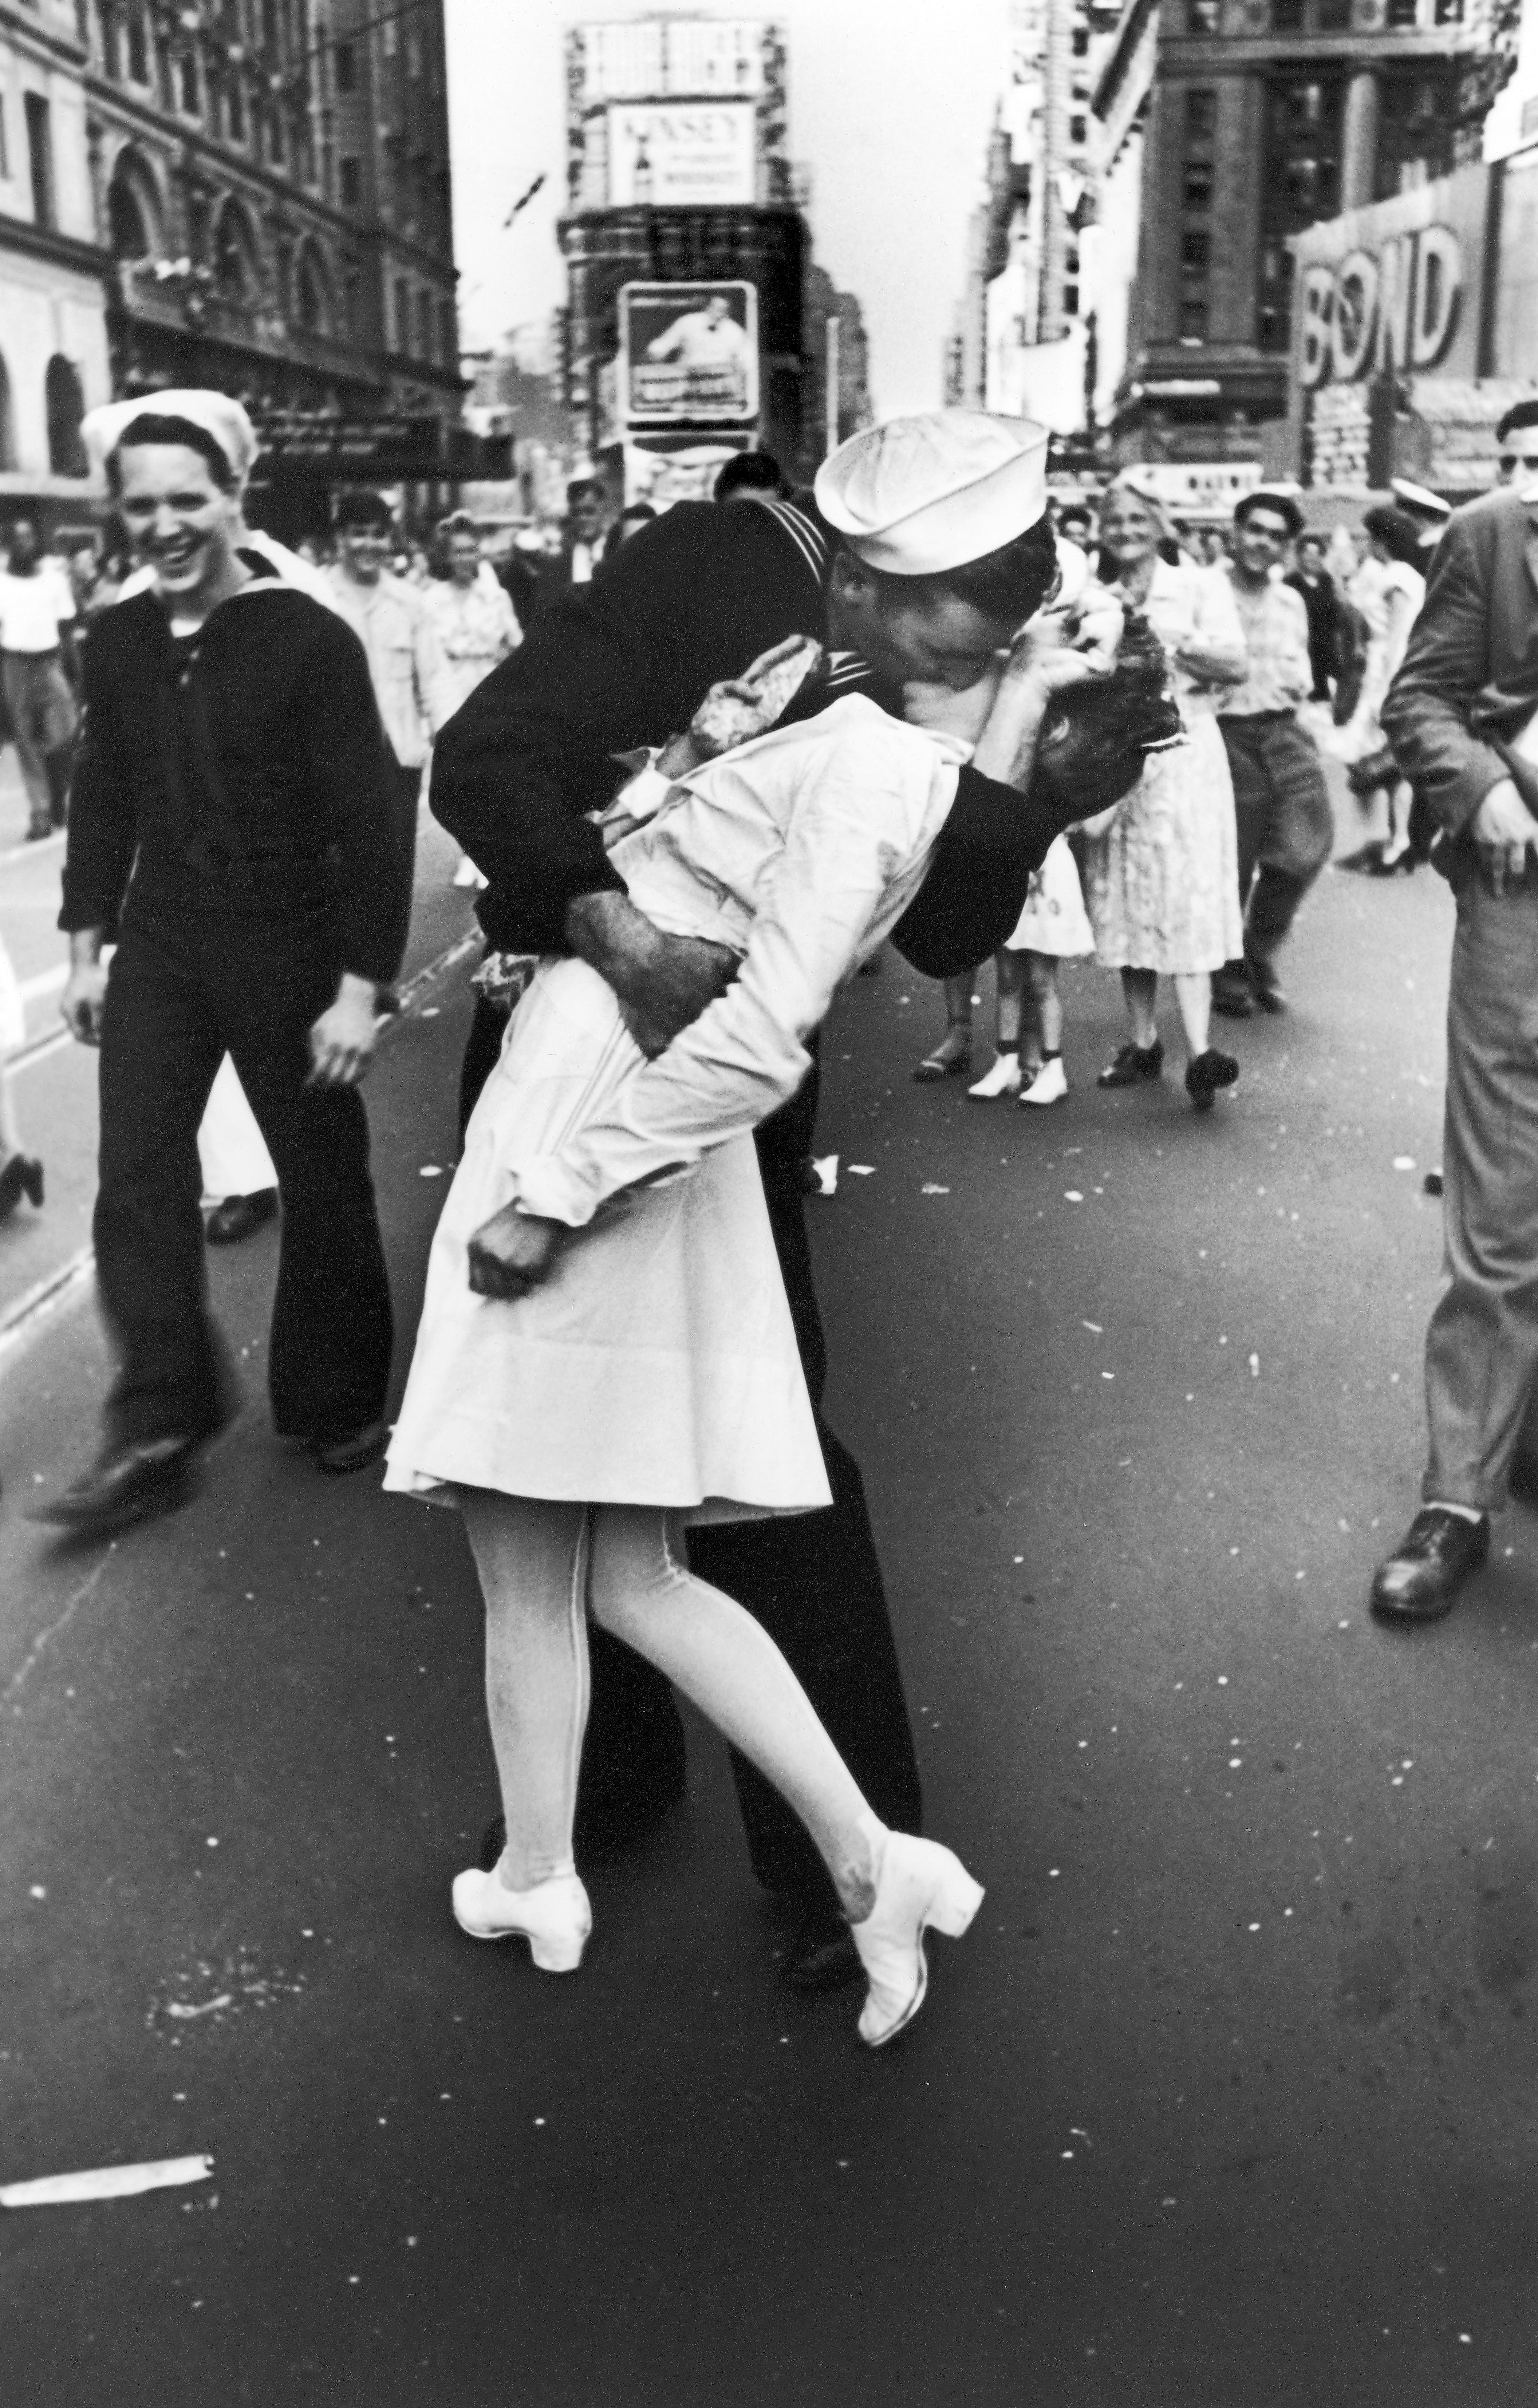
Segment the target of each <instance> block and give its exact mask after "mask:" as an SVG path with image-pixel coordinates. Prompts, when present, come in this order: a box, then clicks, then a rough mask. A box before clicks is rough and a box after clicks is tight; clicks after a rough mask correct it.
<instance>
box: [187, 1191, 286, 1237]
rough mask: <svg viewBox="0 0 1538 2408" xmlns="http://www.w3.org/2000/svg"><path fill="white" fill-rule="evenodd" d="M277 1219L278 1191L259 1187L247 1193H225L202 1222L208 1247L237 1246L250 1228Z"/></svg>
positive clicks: (260, 1226) (250, 1230)
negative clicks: (243, 1194) (238, 1194)
mask: <svg viewBox="0 0 1538 2408" xmlns="http://www.w3.org/2000/svg"><path fill="white" fill-rule="evenodd" d="M277 1218H278V1190H277V1188H276V1187H259V1188H257V1189H256V1191H255V1193H254V1194H253V1195H251V1196H226V1197H225V1198H224V1200H223V1203H222V1204H216V1205H215V1206H214V1208H213V1211H211V1212H210V1213H209V1214H208V1219H207V1220H206V1221H205V1222H204V1224H203V1235H204V1236H205V1237H206V1238H207V1240H208V1243H209V1245H210V1246H237V1245H238V1244H239V1243H240V1240H241V1239H242V1238H249V1237H250V1236H251V1234H252V1230H253V1229H260V1228H262V1227H264V1226H265V1225H266V1223H267V1222H268V1221H275V1220H276V1219H277Z"/></svg>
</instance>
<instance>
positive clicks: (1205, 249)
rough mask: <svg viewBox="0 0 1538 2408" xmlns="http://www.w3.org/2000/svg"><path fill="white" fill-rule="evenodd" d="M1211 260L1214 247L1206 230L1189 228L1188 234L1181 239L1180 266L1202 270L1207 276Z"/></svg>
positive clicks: (1187, 229) (1187, 228)
mask: <svg viewBox="0 0 1538 2408" xmlns="http://www.w3.org/2000/svg"><path fill="white" fill-rule="evenodd" d="M1211 259H1212V246H1211V240H1210V237H1209V236H1208V235H1207V234H1206V233H1205V231H1204V230H1201V229H1199V228H1197V227H1193V226H1187V227H1186V232H1185V233H1184V234H1183V235H1182V236H1181V238H1180V264H1181V265H1182V267H1196V268H1200V270H1201V272H1202V274H1203V275H1205V274H1206V271H1207V268H1208V265H1210V263H1211Z"/></svg>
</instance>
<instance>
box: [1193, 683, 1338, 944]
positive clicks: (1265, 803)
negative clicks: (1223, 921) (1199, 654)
mask: <svg viewBox="0 0 1538 2408" xmlns="http://www.w3.org/2000/svg"><path fill="white" fill-rule="evenodd" d="M1217 724H1218V726H1219V727H1220V728H1221V729H1222V732H1223V743H1224V747H1225V749H1226V751H1227V753H1228V755H1229V775H1230V776H1231V778H1232V780H1233V815H1234V826H1235V832H1236V834H1237V836H1238V839H1239V908H1240V910H1241V911H1242V912H1243V915H1244V956H1245V957H1244V959H1243V960H1242V961H1234V962H1226V963H1225V964H1224V966H1223V968H1222V969H1221V970H1219V971H1218V973H1217V980H1218V983H1219V984H1220V985H1221V984H1224V983H1227V984H1229V985H1239V986H1248V985H1250V984H1251V983H1252V982H1253V980H1254V979H1255V978H1256V977H1259V978H1261V979H1264V977H1265V975H1266V973H1267V971H1268V970H1269V969H1270V968H1271V966H1272V962H1273V961H1274V959H1275V956H1276V954H1277V953H1279V952H1280V950H1281V947H1282V945H1283V943H1284V941H1285V940H1286V935H1287V932H1288V930H1289V929H1290V928H1291V926H1292V923H1293V920H1294V919H1295V917H1296V916H1297V911H1298V907H1299V905H1300V904H1301V901H1302V899H1303V897H1304V896H1305V895H1306V894H1307V893H1308V890H1309V888H1310V887H1311V886H1312V885H1313V883H1314V882H1315V879H1316V878H1317V877H1318V875H1319V872H1320V870H1321V869H1322V868H1323V867H1324V866H1325V863H1326V862H1327V861H1328V860H1329V859H1330V848H1331V847H1332V845H1333V843H1334V841H1335V814H1334V810H1333V809H1332V808H1331V805H1330V789H1329V787H1328V785H1327V784H1326V782H1325V773H1324V764H1323V762H1322V761H1321V760H1320V758H1319V748H1318V746H1317V745H1316V744H1315V741H1314V738H1312V737H1311V736H1310V735H1309V734H1308V732H1307V730H1306V729H1305V728H1301V727H1300V726H1299V724H1298V722H1297V720H1296V719H1295V718H1294V717H1293V715H1292V713H1291V711H1289V710H1267V711H1258V712H1256V713H1255V715H1254V716H1253V717H1247V718H1243V719H1220V720H1219V721H1218V723H1217Z"/></svg>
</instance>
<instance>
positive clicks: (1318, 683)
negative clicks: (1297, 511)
mask: <svg viewBox="0 0 1538 2408" xmlns="http://www.w3.org/2000/svg"><path fill="white" fill-rule="evenodd" d="M1292 551H1293V558H1292V566H1291V567H1290V568H1289V569H1288V571H1287V574H1286V583H1287V584H1288V585H1290V586H1291V588H1292V590H1293V592H1294V593H1295V594H1296V595H1297V596H1298V598H1299V600H1300V601H1301V604H1302V606H1303V609H1305V611H1306V612H1307V613H1308V662H1309V667H1310V670H1311V671H1312V673H1313V679H1314V684H1313V690H1312V697H1311V698H1312V699H1313V700H1314V701H1315V702H1328V701H1329V700H1330V681H1331V680H1332V679H1333V678H1334V677H1335V676H1336V675H1337V674H1338V653H1337V643H1338V634H1339V619H1340V608H1341V603H1340V595H1339V594H1338V592H1337V591H1336V586H1335V580H1334V579H1333V577H1331V575H1330V571H1329V569H1328V568H1327V567H1326V566H1325V548H1324V539H1323V538H1322V537H1320V536H1316V535H1300V537H1299V538H1298V540H1297V542H1296V543H1295V544H1294V545H1293V548H1292Z"/></svg>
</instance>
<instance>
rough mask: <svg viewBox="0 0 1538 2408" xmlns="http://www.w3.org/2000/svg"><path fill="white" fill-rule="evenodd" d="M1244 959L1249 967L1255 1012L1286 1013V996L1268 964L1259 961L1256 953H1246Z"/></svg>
mask: <svg viewBox="0 0 1538 2408" xmlns="http://www.w3.org/2000/svg"><path fill="white" fill-rule="evenodd" d="M1245 959H1246V960H1247V961H1248V963H1249V966H1250V985H1251V987H1252V988H1253V990H1254V994H1255V1002H1256V1009H1257V1011H1270V1012H1274V1013H1278V1014H1280V1013H1281V1012H1284V1011H1286V1008H1287V999H1286V994H1285V993H1284V992H1283V987H1282V982H1281V980H1280V979H1279V978H1278V977H1277V975H1276V972H1275V971H1274V970H1273V969H1272V966H1271V964H1270V962H1268V961H1263V960H1261V958H1260V956H1259V955H1258V954H1257V953H1248V954H1246V955H1245Z"/></svg>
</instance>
